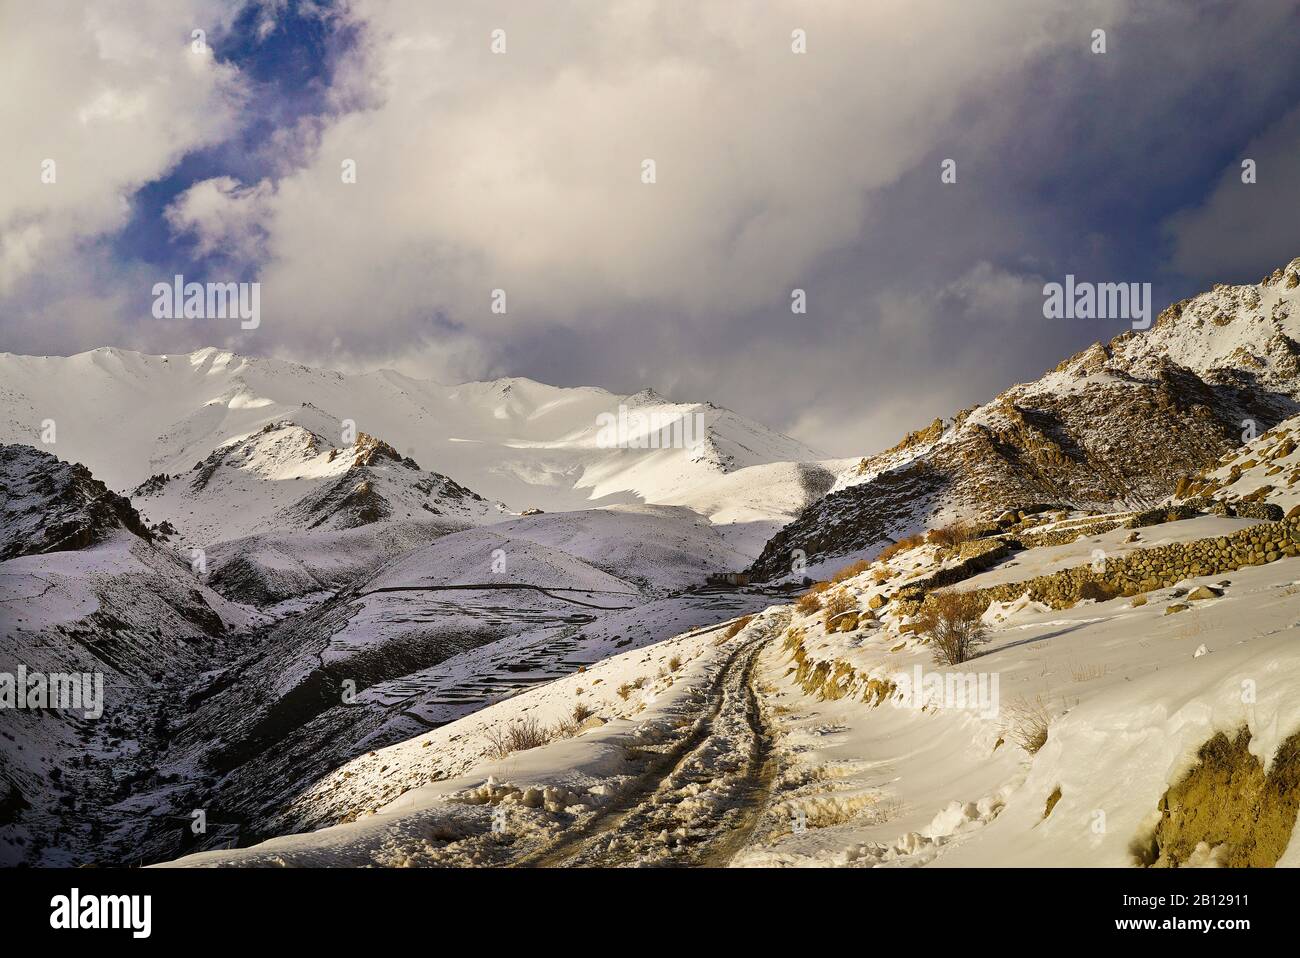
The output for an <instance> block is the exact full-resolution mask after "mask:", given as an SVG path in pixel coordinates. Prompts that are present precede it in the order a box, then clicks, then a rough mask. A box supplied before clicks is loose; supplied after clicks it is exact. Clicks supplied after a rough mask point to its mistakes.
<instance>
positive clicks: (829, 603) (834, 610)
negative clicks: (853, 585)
mask: <svg viewBox="0 0 1300 958" xmlns="http://www.w3.org/2000/svg"><path fill="white" fill-rule="evenodd" d="M857 608H858V603H857V602H856V601H855V600H854V598H853V596H851V595H849V594H848V593H847V592H845V591H844V590H843V589H837V590H836V591H834V592H828V593H827V594H826V599H825V601H824V602H822V609H823V611H824V613H825V615H824V617H823V618H822V624H823V625H825V627H826V631H827V632H830V631H832V630H834V628H835V626H836V625H837V624H838V623H837V621H836V620H837V619H839V618H840V617H841V616H843V615H846V614H847V613H849V612H854V611H856V610H857Z"/></svg>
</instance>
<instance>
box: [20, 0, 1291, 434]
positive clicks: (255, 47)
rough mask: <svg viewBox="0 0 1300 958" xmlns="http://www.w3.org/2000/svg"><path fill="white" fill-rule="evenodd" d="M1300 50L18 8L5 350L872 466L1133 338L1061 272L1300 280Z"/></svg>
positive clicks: (1163, 17)
mask: <svg viewBox="0 0 1300 958" xmlns="http://www.w3.org/2000/svg"><path fill="white" fill-rule="evenodd" d="M1298 28H1300V4H1297V3H1296V2H1285V0H1256V2H1251V3H1233V2H1198V0H999V2H997V3H967V2H957V0H945V2H933V0H873V2H871V3H864V2H861V0H821V2H818V3H810V2H806V0H805V2H795V0H765V2H764V3H762V4H747V3H738V2H736V0H695V2H692V3H684V2H680V0H602V2H599V3H596V2H591V0H548V2H546V3H538V2H536V0H509V2H507V0H476V2H474V3H472V4H471V3H465V2H459V0H457V2H452V0H384V2H380V0H353V2H343V3H329V2H324V0H255V2H235V0H129V2H128V0H94V2H90V0H85V2H72V0H50V2H46V3H39V4H31V3H25V2H19V0H0V351H6V352H13V353H27V354H46V355H50V354H59V355H67V354H71V353H76V352H80V351H83V350H87V349H92V348H96V347H99V346H106V345H111V346H118V347H122V348H128V349H138V350H141V351H144V352H149V353H174V352H180V351H189V350H193V349H197V348H199V347H202V346H207V345H215V346H219V347H223V348H229V349H232V350H235V351H237V352H239V353H242V354H246V355H270V356H278V357H282V358H290V359H295V360H298V361H301V362H305V363H309V364H313V365H319V366H325V367H329V368H336V369H342V370H347V371H352V370H365V369H375V368H381V367H391V368H395V369H398V370H400V371H401V372H404V373H407V374H409V375H415V376H421V377H428V378H433V379H436V380H438V381H440V382H446V383H454V382H461V381H466V380H471V379H489V378H496V377H500V376H527V377H530V378H533V379H537V380H540V381H543V382H548V383H552V384H555V385H562V386H567V385H599V386H604V387H606V388H608V389H611V390H613V391H615V392H618V393H632V392H636V391H638V390H640V389H641V388H643V387H647V386H649V387H653V388H654V389H656V390H657V391H659V392H661V393H664V394H666V395H668V396H670V397H672V398H674V399H677V400H681V401H704V400H708V401H712V402H715V403H718V404H720V405H725V406H728V407H730V408H732V409H735V410H736V411H738V412H740V413H742V414H744V415H746V416H749V417H751V418H753V419H757V420H759V421H760V422H763V423H765V424H767V425H769V426H771V427H773V428H776V429H779V430H781V431H783V432H786V433H788V434H790V435H793V436H795V437H796V438H799V439H801V440H803V441H804V442H806V443H808V444H810V445H811V446H813V447H814V448H815V449H818V450H820V451H822V452H824V453H825V454H828V455H833V456H853V455H862V454H869V453H872V452H876V451H878V450H879V449H881V448H884V447H886V446H888V445H892V444H893V443H894V442H895V441H897V440H898V439H899V438H901V437H902V435H903V434H904V433H905V432H906V431H908V430H910V429H914V428H917V427H919V426H923V425H925V424H927V423H928V422H929V421H930V420H932V419H933V418H935V417H937V416H951V415H952V414H953V413H954V412H956V411H957V410H959V409H962V408H965V407H969V406H971V405H974V404H976V403H979V402H984V401H987V400H989V399H990V398H992V397H993V396H994V395H995V394H997V393H998V392H1000V391H1001V390H1002V389H1004V388H1006V387H1007V386H1009V385H1011V384H1012V383H1015V382H1024V381H1028V380H1032V379H1035V378H1037V377H1038V376H1040V375H1041V374H1042V373H1043V372H1044V371H1046V370H1047V369H1050V368H1052V367H1054V366H1055V365H1056V364H1057V363H1058V362H1059V361H1060V360H1061V359H1063V358H1065V357H1066V356H1068V355H1070V354H1072V353H1074V352H1076V351H1078V350H1079V349H1082V348H1084V347H1086V346H1087V345H1088V344H1090V343H1092V342H1096V341H1104V340H1107V339H1109V338H1111V337H1113V336H1114V335H1116V334H1118V333H1119V332H1122V331H1123V330H1124V329H1126V328H1128V324H1127V322H1125V321H1123V320H1115V319H1108V320H1096V319H1092V320H1086V319H1064V320H1063V319H1046V318H1044V315H1043V299H1044V297H1043V287H1044V285H1045V284H1046V283H1052V282H1063V281H1064V278H1065V276H1066V275H1067V274H1073V275H1074V276H1076V277H1078V278H1079V279H1080V280H1086V281H1093V282H1149V283H1151V284H1152V287H1153V295H1154V300H1155V302H1156V305H1157V309H1159V308H1161V307H1162V306H1163V305H1165V304H1168V303H1169V302H1171V301H1173V300H1176V299H1179V298H1183V297H1186V296H1190V295H1193V294H1195V293H1197V292H1199V291H1201V290H1203V289H1206V288H1208V287H1209V286H1210V285H1211V284H1213V283H1216V282H1225V283H1234V282H1256V281H1258V280H1259V279H1260V278H1261V277H1263V276H1264V275H1266V274H1268V273H1270V272H1271V271H1272V270H1273V269H1274V268H1276V267H1278V266H1281V265H1284V264H1286V263H1287V262H1289V261H1290V260H1292V259H1294V258H1296V257H1297V256H1300V215H1297V210H1300V202H1298V201H1300V29H1298ZM196 31H202V32H201V33H198V34H196ZM1097 31H1103V32H1104V33H1103V35H1099V34H1098V33H1097ZM1099 36H1100V37H1101V39H1102V40H1103V41H1104V48H1103V46H1102V44H1100V43H1099ZM1246 160H1251V161H1253V164H1254V170H1255V176H1254V182H1250V183H1246V182H1243V177H1242V164H1243V162H1244V161H1246ZM647 161H653V174H654V175H653V181H652V182H647V180H648V179H650V177H649V176H648V175H647V169H648V165H647ZM946 161H952V163H951V164H948V165H947V168H948V169H950V170H953V171H955V176H949V177H947V179H948V180H952V181H951V182H945V177H944V176H943V175H942V174H943V171H944V169H945V163H946ZM350 171H355V176H351V175H350ZM177 274H180V275H182V276H184V277H185V280H186V281H194V282H247V283H258V284H260V286H259V289H260V317H259V322H258V324H257V326H256V328H242V326H243V325H244V324H241V323H240V322H239V321H238V320H237V319H230V318H226V319H223V318H197V317H195V318H188V319H186V318H173V319H163V318H158V317H156V316H155V315H154V310H153V306H154V298H155V297H154V292H153V290H154V286H155V284H157V283H159V282H171V280H172V277H173V276H175V275H177ZM795 290H802V291H803V297H804V299H805V301H806V312H802V313H798V312H794V311H793V310H792V308H791V307H792V301H793V299H792V298H793V296H794V291H795ZM0 385H2V384H0Z"/></svg>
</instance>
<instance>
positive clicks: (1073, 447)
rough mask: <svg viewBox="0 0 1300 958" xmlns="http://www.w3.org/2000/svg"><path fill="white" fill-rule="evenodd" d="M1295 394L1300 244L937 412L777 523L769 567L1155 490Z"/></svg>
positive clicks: (1121, 505)
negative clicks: (1250, 280)
mask: <svg viewBox="0 0 1300 958" xmlns="http://www.w3.org/2000/svg"><path fill="white" fill-rule="evenodd" d="M1297 409H1300V259H1297V260H1293V261H1292V262H1291V263H1289V264H1288V265H1287V266H1286V267H1284V268H1281V269H1278V270H1277V271H1275V272H1274V273H1273V274H1272V275H1271V276H1268V277H1266V278H1265V279H1264V280H1263V281H1261V282H1260V283H1259V284H1255V285H1248V286H1216V287H1214V288H1213V289H1212V290H1209V291H1208V292H1205V293H1202V294H1200V295H1199V296H1196V297H1194V298H1192V299H1189V300H1185V301H1182V302H1179V303H1175V304H1173V305H1171V306H1170V307H1168V308H1167V309H1165V310H1164V311H1163V312H1162V313H1161V314H1160V316H1159V317H1158V318H1157V320H1156V322H1155V324H1154V325H1153V326H1152V328H1151V329H1150V330H1148V331H1146V332H1135V331H1132V330H1129V331H1126V332H1124V333H1122V334H1121V335H1119V336H1116V337H1115V338H1114V339H1112V340H1111V341H1110V342H1109V343H1104V344H1103V343H1097V344H1095V345H1093V346H1091V347H1089V348H1088V349H1085V350H1083V351H1082V352H1080V353H1078V354H1077V355H1075V356H1072V357H1070V358H1069V359H1067V360H1065V361H1064V362H1062V363H1061V364H1060V365H1059V366H1057V367H1056V368H1055V369H1054V370H1052V371H1050V372H1048V373H1047V374H1046V375H1044V376H1042V377H1041V378H1039V379H1038V380H1035V381H1034V382H1031V383H1025V384H1018V385H1015V386H1012V387H1011V388H1009V389H1007V390H1005V391H1004V392H1002V393H1001V394H1000V395H998V396H997V397H995V398H994V399H993V400H992V401H991V402H988V403H985V404H983V405H980V406H976V407H974V408H972V409H967V410H963V411H961V412H958V413H957V414H956V415H955V416H953V417H952V418H951V419H948V420H943V419H938V420H935V421H934V422H933V423H931V424H930V426H928V427H927V428H925V429H920V430H917V431H915V432H913V433H910V434H908V435H907V436H906V437H904V438H903V440H901V441H900V442H899V443H898V444H897V445H896V446H894V447H893V448H891V449H888V450H886V451H884V452H881V453H879V454H878V455H875V456H870V457H866V458H863V459H862V460H860V461H859V462H858V463H856V464H854V465H853V466H851V467H850V468H848V469H845V470H843V471H841V472H840V473H839V475H837V477H836V480H835V483H834V486H833V488H832V490H831V492H830V493H829V494H828V495H827V496H826V497H825V498H824V499H822V500H821V501H820V502H818V503H816V504H815V505H814V506H813V507H811V508H810V509H809V510H807V512H806V513H805V514H804V515H803V516H801V517H800V518H799V519H798V520H796V521H795V522H793V523H791V524H790V525H789V526H787V527H786V528H785V529H783V530H782V532H781V533H780V534H779V535H777V536H775V537H773V539H772V540H771V541H770V542H769V543H768V545H767V547H766V548H765V550H764V553H763V555H762V556H761V557H760V558H759V560H758V562H757V563H756V564H755V566H754V569H755V571H756V572H758V573H759V574H760V575H762V576H768V577H774V576H780V575H783V574H784V573H785V571H786V570H788V568H789V565H790V554H791V553H792V551H793V550H795V549H801V550H802V551H803V552H805V553H806V554H807V555H808V557H809V559H810V561H815V560H818V559H824V558H827V557H831V556H837V555H839V556H842V555H847V554H850V553H854V552H858V551H861V550H872V549H876V550H878V549H879V548H880V546H882V545H884V544H886V543H888V542H891V541H893V540H894V539H897V538H901V537H902V536H904V535H907V534H910V533H913V532H916V531H918V530H923V529H925V528H928V527H934V526H937V525H942V524H945V523H947V522H951V521H953V520H955V519H969V518H985V517H989V516H996V515H998V514H999V513H1001V512H1002V511H1003V510H1005V509H1019V508H1025V507H1028V506H1031V505H1035V504H1045V503H1050V504H1059V505H1062V506H1068V507H1073V508H1087V509H1097V510H1103V511H1104V510H1116V509H1126V508H1129V509H1131V508H1143V507H1150V506H1154V505H1156V504H1158V503H1160V502H1161V501H1163V500H1164V499H1166V498H1167V497H1168V496H1169V495H1170V494H1171V493H1172V492H1173V491H1174V486H1175V483H1176V482H1177V481H1178V478H1179V476H1181V475H1190V474H1192V473H1195V472H1197V471H1198V470H1200V469H1202V468H1203V467H1205V466H1207V465H1209V464H1211V463H1213V462H1214V461H1215V460H1217V459H1218V458H1219V457H1220V456H1221V455H1223V454H1225V453H1227V452H1229V451H1230V450H1232V449H1233V448H1234V447H1235V446H1236V445H1237V443H1238V442H1239V441H1240V439H1239V437H1240V435H1241V433H1242V430H1243V428H1245V426H1246V424H1247V423H1248V422H1249V423H1254V424H1255V425H1256V426H1257V428H1258V430H1259V431H1263V430H1265V429H1268V428H1269V427H1271V426H1274V425H1276V424H1277V423H1278V422H1280V421H1281V420H1283V419H1285V418H1287V417H1289V416H1291V415H1294V414H1295V413H1296V411H1297Z"/></svg>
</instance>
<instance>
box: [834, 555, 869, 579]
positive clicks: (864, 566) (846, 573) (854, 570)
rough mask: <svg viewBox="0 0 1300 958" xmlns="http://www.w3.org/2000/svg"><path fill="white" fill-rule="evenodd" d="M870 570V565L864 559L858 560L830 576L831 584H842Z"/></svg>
mask: <svg viewBox="0 0 1300 958" xmlns="http://www.w3.org/2000/svg"><path fill="white" fill-rule="evenodd" d="M870 568H871V563H870V562H868V561H867V560H866V559H859V560H858V561H857V562H853V563H850V564H849V565H846V566H845V567H844V568H843V569H841V570H840V571H839V572H837V573H835V574H834V575H833V576H831V581H832V582H843V581H845V580H846V579H852V578H853V577H854V576H855V575H862V573H864V572H866V571H867V570H868V569H870Z"/></svg>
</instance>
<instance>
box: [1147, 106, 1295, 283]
mask: <svg viewBox="0 0 1300 958" xmlns="http://www.w3.org/2000/svg"><path fill="white" fill-rule="evenodd" d="M1245 160H1252V161H1253V162H1254V164H1255V171H1254V172H1255V182H1253V183H1246V182H1243V179H1242V177H1243V173H1244V171H1243V168H1242V163H1243V161H1245ZM1297 209H1300V107H1297V108H1296V109H1294V110H1292V111H1291V112H1290V113H1288V114H1287V115H1286V116H1284V117H1282V118H1281V119H1280V120H1278V121H1277V123H1275V124H1274V125H1273V126H1271V127H1270V128H1269V129H1268V130H1266V131H1265V132H1264V133H1262V134H1261V135H1259V136H1258V137H1255V138H1254V139H1253V140H1251V142H1249V143H1247V144H1245V145H1244V146H1243V148H1242V149H1241V151H1240V153H1239V155H1238V156H1237V157H1234V158H1233V159H1232V161H1231V162H1230V163H1229V164H1228V168H1227V169H1226V170H1225V171H1224V173H1223V176H1222V177H1221V178H1220V180H1219V182H1218V184H1217V186H1216V188H1215V189H1214V191H1213V192H1212V193H1211V194H1210V195H1209V196H1208V197H1207V198H1206V199H1205V201H1204V202H1203V203H1201V204H1200V205H1198V206H1196V207H1194V208H1192V209H1188V210H1183V211H1180V212H1179V213H1178V214H1177V215H1175V216H1173V217H1171V218H1170V219H1169V221H1168V224H1167V230H1168V235H1169V236H1170V238H1171V239H1172V241H1173V243H1174V263H1175V264H1176V266H1177V268H1178V269H1180V270H1181V271H1182V272H1184V273H1188V274H1191V275H1196V276H1212V277H1214V278H1215V280H1216V281H1217V282H1231V281H1237V282H1257V281H1258V280H1259V278H1260V264H1261V263H1267V264H1272V266H1282V265H1284V264H1286V263H1288V262H1290V261H1291V260H1292V259H1294V258H1295V257H1296V256H1300V225H1298V224H1297V218H1296V216H1295V215H1294V211H1295V210H1297Z"/></svg>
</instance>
